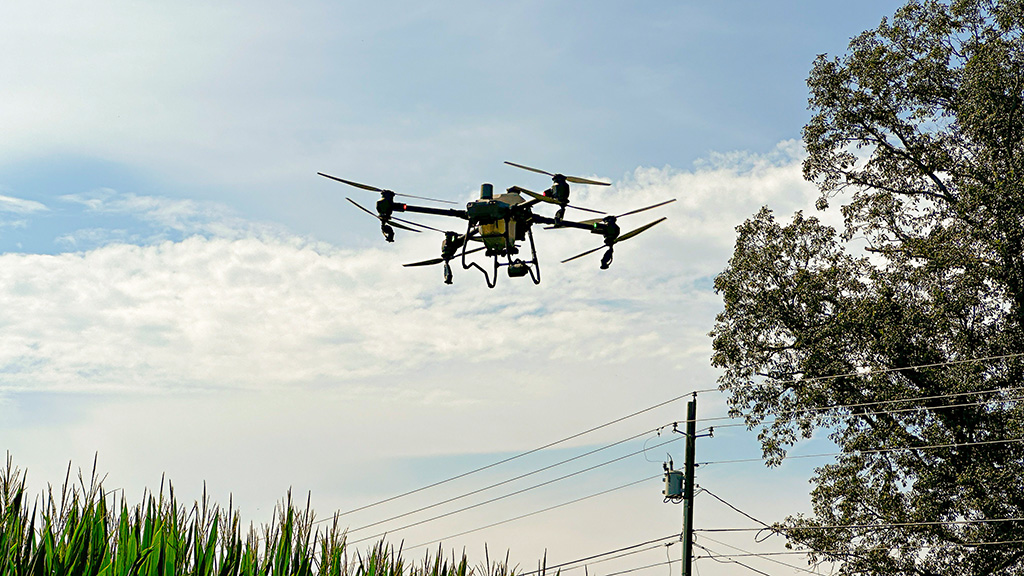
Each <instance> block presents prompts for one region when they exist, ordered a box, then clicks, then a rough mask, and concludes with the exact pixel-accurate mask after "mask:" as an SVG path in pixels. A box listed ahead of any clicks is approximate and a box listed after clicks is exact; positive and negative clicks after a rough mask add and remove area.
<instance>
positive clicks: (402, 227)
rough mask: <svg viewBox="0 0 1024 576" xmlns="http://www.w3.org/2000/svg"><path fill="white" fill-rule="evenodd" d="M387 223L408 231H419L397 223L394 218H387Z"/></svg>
mask: <svg viewBox="0 0 1024 576" xmlns="http://www.w3.org/2000/svg"><path fill="white" fill-rule="evenodd" d="M387 223H388V226H393V227H395V228H400V229H402V230H408V231H409V232H416V233H419V232H420V231H419V230H417V229H415V228H409V227H408V226H406V225H404V224H399V223H398V222H395V221H394V218H392V219H390V220H388V222H387Z"/></svg>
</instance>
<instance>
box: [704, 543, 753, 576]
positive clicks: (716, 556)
mask: <svg viewBox="0 0 1024 576" xmlns="http://www.w3.org/2000/svg"><path fill="white" fill-rule="evenodd" d="M693 545H694V546H696V547H697V548H700V549H701V550H703V551H705V552H707V553H708V554H711V556H700V557H698V558H711V559H712V560H714V561H715V562H718V563H720V564H739V565H740V566H743V567H744V568H746V569H747V570H751V571H753V572H757V573H758V574H764V576H772V575H771V574H769V573H767V572H762V571H761V570H758V569H757V568H754V567H753V566H748V565H746V564H744V563H743V562H740V561H738V560H733V559H732V558H731V557H730V556H726V555H722V554H719V553H717V552H715V551H713V550H709V549H708V548H707V547H705V546H701V545H700V544H697V543H696V542H694V543H693ZM719 558H727V560H724V561H723V560H719ZM695 560H696V558H695Z"/></svg>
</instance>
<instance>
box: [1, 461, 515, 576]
mask: <svg viewBox="0 0 1024 576" xmlns="http://www.w3.org/2000/svg"><path fill="white" fill-rule="evenodd" d="M515 572H516V569H515V568H510V567H509V563H508V556H507V555H506V557H505V559H504V561H496V562H491V560H490V558H489V557H487V558H486V559H485V561H484V563H483V564H482V565H480V566H477V567H475V568H474V567H470V566H469V564H468V562H467V559H466V555H465V552H463V554H462V555H461V557H457V556H456V555H455V554H454V553H453V554H451V555H447V556H446V555H445V554H443V552H442V550H441V549H440V548H438V550H437V552H436V553H435V554H432V553H430V552H428V553H427V554H426V555H425V556H424V558H423V560H422V561H420V562H417V563H410V564H407V563H406V561H405V560H404V558H403V556H402V550H401V546H399V547H398V548H395V547H394V546H393V545H389V544H388V543H387V542H386V541H385V540H381V541H380V542H378V543H377V544H375V545H373V546H371V547H370V548H369V549H367V550H366V551H365V552H362V553H360V552H359V551H355V553H354V554H351V555H350V554H349V550H348V548H347V546H346V543H345V530H344V529H343V528H342V527H341V526H340V524H339V522H338V518H337V516H335V517H334V518H333V519H332V521H331V522H328V523H315V522H314V514H313V512H312V510H311V509H310V502H309V499H308V498H307V500H306V504H305V506H304V507H298V506H296V505H295V503H294V502H293V501H292V497H291V493H290V492H289V494H288V495H287V496H286V497H285V499H284V500H282V502H281V503H280V504H279V505H278V506H277V508H276V509H275V514H274V520H273V521H272V522H271V523H269V524H266V525H261V526H259V527H256V526H255V525H253V524H251V523H250V524H249V525H248V527H247V528H246V529H245V530H244V531H243V528H242V522H241V519H240V518H239V514H238V512H237V511H236V510H235V509H234V507H233V502H231V501H230V500H229V503H228V506H227V507H226V508H221V507H220V506H218V505H217V504H214V503H212V502H210V500H209V498H208V496H207V495H206V492H205V489H204V493H203V496H202V498H201V499H199V500H196V501H195V502H194V503H193V504H192V505H191V506H188V505H185V506H183V505H181V504H180V503H179V502H178V500H177V498H176V497H175V494H174V488H173V486H172V485H171V484H170V483H169V482H166V483H165V482H164V481H161V484H160V489H159V490H158V491H157V492H156V493H153V492H152V491H147V493H145V494H144V495H143V498H142V501H141V502H140V503H137V504H134V505H132V506H129V504H128V502H127V501H126V499H125V497H124V496H123V493H120V492H118V491H112V492H105V491H104V490H103V482H102V479H100V478H98V477H97V475H96V467H95V462H94V463H93V472H92V475H91V476H90V477H89V479H88V480H86V478H85V477H84V476H83V474H82V473H81V472H80V473H79V474H78V479H77V481H72V480H71V468H70V466H69V467H68V474H67V475H66V477H65V479H64V482H63V484H62V485H61V488H60V489H59V490H58V491H56V492H55V491H54V489H53V487H52V486H49V487H48V488H47V489H46V490H45V491H44V492H43V494H42V495H41V496H39V497H36V498H35V499H33V500H32V501H31V502H30V501H29V498H28V497H27V495H26V491H25V474H24V473H23V472H22V471H21V470H19V469H18V468H16V467H15V466H14V465H13V462H12V459H11V457H10V455H8V457H7V463H6V467H5V468H3V469H0V576H64V575H67V576H178V575H183V576H184V575H188V576H515Z"/></svg>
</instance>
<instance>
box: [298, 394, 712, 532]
mask: <svg viewBox="0 0 1024 576" xmlns="http://www.w3.org/2000/svg"><path fill="white" fill-rule="evenodd" d="M718 391H719V390H718V388H707V389H704V390H694V391H692V392H687V393H686V394H681V395H679V396H676V397H675V398H670V399H668V400H665V401H664V402H659V403H657V404H655V405H653V406H649V407H647V408H644V409H642V410H637V411H636V412H633V413H632V414H627V415H625V416H622V417H621V418H616V419H615V420H612V421H610V422H605V423H604V424H601V425H599V426H594V427H593V428H588V429H587V430H584V431H583V432H577V433H576V434H573V435H571V436H566V437H565V438H562V439H561V440H556V441H554V442H549V443H547V444H545V445H543V446H538V447H537V448H533V449H532V450H527V451H526V452H520V453H519V454H516V455H514V456H509V457H508V458H505V459H503V460H499V461H498V462H494V463H492V464H487V465H485V466H481V467H479V468H475V469H473V470H470V471H468V472H463V473H461V474H457V475H455V476H452V477H450V478H446V479H444V480H439V481H437V482H434V483H432V484H428V485H426V486H422V487H420V488H416V489H414V490H409V491H407V492H403V493H401V494H397V495H395V496H390V497H388V498H385V499H383V500H378V501H376V502H372V503H370V504H366V505H364V506H360V507H358V508H353V509H351V510H348V511H345V512H338V513H335V514H334V515H332V516H331V518H330V519H333V518H340V517H341V516H347V515H349V514H353V513H355V512H360V511H362V510H366V509H368V508H373V507H374V506H379V505H381V504H385V503H387V502H393V501H395V500H398V499H399V498H404V497H406V496H410V495H412V494H417V493H419V492H423V491H424V490H429V489H430V488H434V487H436V486H440V485H442V484H447V483H448V482H452V481H454V480H458V479H460V478H465V477H466V476H470V475H472V474H476V473H477V472H483V471H484V470H488V469H490V468H494V467H495V466H500V465H502V464H505V463H507V462H511V461H513V460H516V459H519V458H522V457H524V456H529V455H530V454H534V453H536V452H540V451H541V450H546V449H548V448H551V447H552V446H557V445H559V444H563V443H565V442H568V441H570V440H575V439H576V438H579V437H580V436H584V435H587V434H590V433H591V432H596V431H598V430H601V429H603V428H607V427H608V426H611V425H613V424H618V423H619V422H622V421H624V420H628V419H630V418H633V417H635V416H639V415H641V414H645V413H647V412H650V411H651V410H655V409H657V408H661V407H662V406H666V405H668V404H671V403H673V402H677V401H679V400H682V399H683V398H686V397H687V396H691V395H693V394H704V393H707V392H718ZM327 520H329V519H328V518H324V519H323V520H319V521H318V522H326V521H327Z"/></svg>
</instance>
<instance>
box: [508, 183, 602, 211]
mask: <svg viewBox="0 0 1024 576" xmlns="http://www.w3.org/2000/svg"><path fill="white" fill-rule="evenodd" d="M517 191H519V192H522V193H523V194H526V195H527V196H529V197H531V198H536V199H537V200H540V201H541V202H547V203H548V204H556V205H558V206H561V205H562V203H561V202H559V201H558V200H555V199H554V198H552V197H551V196H545V195H543V194H538V193H536V192H532V191H530V190H527V189H526V188H517ZM565 207H566V208H575V209H577V210H583V211H584V212H593V213H594V214H607V212H601V211H600V210H591V209H590V208H583V207H580V206H573V205H572V204H566V205H565Z"/></svg>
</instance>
